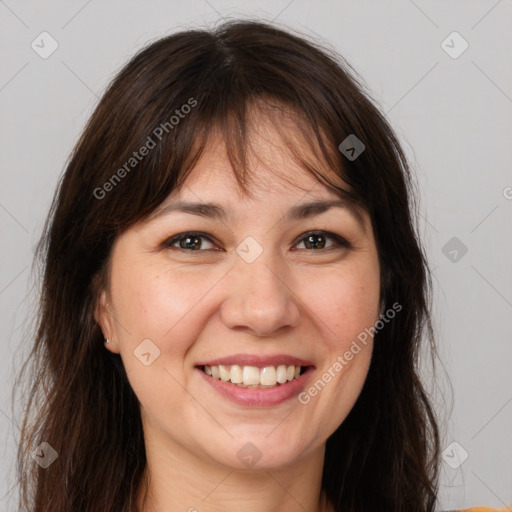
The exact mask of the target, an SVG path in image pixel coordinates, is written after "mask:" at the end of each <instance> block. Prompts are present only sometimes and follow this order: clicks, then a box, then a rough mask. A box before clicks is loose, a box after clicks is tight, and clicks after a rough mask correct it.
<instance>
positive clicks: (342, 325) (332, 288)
mask: <svg viewBox="0 0 512 512" xmlns="http://www.w3.org/2000/svg"><path fill="white" fill-rule="evenodd" d="M314 283H315V285H314V286H313V287H305V288H304V291H303V293H302V294H301V296H304V297H307V300H305V303H307V305H308V306H309V307H310V308H311V309H312V311H313V312H314V313H315V316H316V317H317V318H318V319H319V320H320V322H319V326H320V327H321V328H322V331H324V332H325V337H326V339H328V340H331V343H330V344H331V348H332V349H335V350H341V349H342V348H343V346H344V345H346V344H347V343H350V342H351V341H352V340H353V339H355V338H356V337H357V335H358V334H359V333H360V332H362V331H364V329H365V328H367V327H369V326H373V325H374V323H375V322H376V320H377V318H378V315H379V293H380V284H379V272H378V268H377V269H375V268H374V267H368V266H365V267H363V266H361V267H355V268H352V269H344V270H339V271H332V269H331V270H330V271H329V272H327V273H325V275H323V276H322V275H317V276H316V277H315V280H314Z"/></svg>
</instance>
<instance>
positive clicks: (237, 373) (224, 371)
mask: <svg viewBox="0 0 512 512" xmlns="http://www.w3.org/2000/svg"><path fill="white" fill-rule="evenodd" d="M198 368H199V369H200V370H202V371H203V372H204V373H206V375H209V376H210V377H212V378H213V379H217V380H221V381H223V382H227V383H230V384H234V385H236V386H238V387H240V388H253V389H254V388H256V389H269V388H275V387H278V386H282V385H283V384H286V383H287V382H291V381H293V380H296V379H298V378H299V377H300V376H301V375H303V374H304V373H305V372H306V370H307V369H308V366H297V365H284V364H281V365H278V366H265V367H262V368H259V367H257V366H242V365H237V364H233V365H223V364H219V365H215V366H213V365H212V366H209V365H203V366H199V367H198Z"/></svg>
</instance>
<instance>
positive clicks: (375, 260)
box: [19, 22, 440, 512]
mask: <svg viewBox="0 0 512 512" xmlns="http://www.w3.org/2000/svg"><path fill="white" fill-rule="evenodd" d="M410 190H411V177H410V174H409V171H408V168H407V163H406V161H405V158H404V155H403V153H402V150H401V148H400V146H399V143H398V142H397V140H396V138H395V136H394V134H393V132H392V131H391V129H390V127H389V125H388V124H387V122H386V121H385V120H384V119H383V117H382V116H381V114H380V113H379V112H378V110H377V109H376V107H375V106H374V105H373V104H372V102H371V101H370V100H369V99H368V98H367V97H366V96H365V94H364V93H363V92H362V88H361V86H360V85H359V84H358V83H357V81H356V80H355V79H354V78H353V77H352V76H351V74H350V73H349V71H348V66H347V64H346V63H344V62H343V61H341V60H340V59H339V58H338V57H336V56H334V55H329V53H328V52H327V51H326V50H324V49H321V48H318V47H317V46H315V45H314V44H313V43H310V42H307V41H305V40H304V39H302V38H300V37H297V36H294V35H291V34H290V33H288V32H285V31H282V30H279V29H277V28H275V27H273V26H270V25H265V24H260V23H251V22H235V23H227V24H225V25H223V26H221V27H220V28H219V29H217V30H215V31H213V32H207V31H187V32H181V33H178V34H174V35H171V36H169V37H166V38H164V39H161V40H159V41H157V42H155V43H153V44H151V45H149V46H148V47H147V48H145V49H144V50H143V51H141V52H140V53H139V54H138V55H136V56H135V57H134V58H133V59H132V60H131V61H130V62H129V63H128V65H127V66H126V67H125V68H124V69H123V70H122V71H121V72H120V73H119V74H118V76H117V77H116V78H115V80H114V81H113V83H112V84H111V86H110V88H109V89H108V91H107V92H106V93H105V95H104V97H103V98H102V100H101V101H100V103H99V105H98V107H97V108H96V110H95V112H94V113H93V115H92V117H91V119H90V121H89V123H88V125H87V127H86V129H85V131H84V133H83V135H82V137H81V138H80V140H79V142H78V144H77V146H76V148H75V151H74V153H73V155H72V158H71V160H70V162H69V164H68V166H67V169H66V172H65V175H64V177H63V179H62V182H61V183H60V186H59V190H58V193H57V195H56V197H55V200H54V203H53V205H52V209H51V212H50V215H49V218H48V221H47V224H46V228H45V232H44V235H43V237H42V238H41V242H40V245H39V248H38V252H39V254H40V256H41V258H42V260H43V264H44V277H43V283H42V301H41V310H40V316H39V329H38V332H37V340H36V344H35V346H34V350H33V353H32V354H31V360H32V361H34V366H33V368H34V370H35V371H33V374H32V375H33V387H32V390H31V392H32V394H31V396H32V397H33V400H32V401H31V402H30V403H29V404H28V405H29V407H28V412H27V417H26V419H25V422H24V428H23V436H22V440H21V444H20V451H19V476H20V480H21V482H22V497H21V498H22V499H21V505H20V506H21V507H25V508H26V509H28V510H30V511H33V512H39V511H43V510H44V511H51V512H64V511H66V512H68V511H69V510H73V511H82V510H83V511H86V510H87V511H89V510H91V511H99V510H101V511H126V512H128V511H129V512H132V511H148V512H149V511H154V512H160V511H164V510H165V511H169V510H173V511H174V510H183V511H186V510H188V511H190V512H191V511H199V512H203V511H220V510H237V511H238V510H244V511H253V510H254V511H256V510H257V511H262V510H264V511H276V510H280V511H295V510H308V511H309V510H311V511H318V512H320V511H321V512H326V511H343V512H356V511H357V512H369V511H375V510H378V511H380V512H386V511H394V512H398V511H407V512H410V511H424V512H427V511H429V512H431V511H434V510H435V505H436V491H437V483H438V465H439V452H440V440H439V433H438V426H437V423H436V418H435V415H434V412H433V409H432V405H431V403H430V401H429V398H428V396H427V394H426V393H425V391H424V389H423V386H422V383H421V382H420V379H419V377H418V371H417V357H418V352H419V349H420V343H421V339H422V335H423V334H425V335H426V340H427V342H429V343H430V344H431V346H432V348H434V347H433V337H432V328H431V323H430V316H429V297H430V295H429V290H430V281H429V274H428V268H427V265H426V261H425V257H424V253H423V250H422V248H421V245H420V243H419V240H418V236H417V234H416V229H415V225H414V221H413V219H412V217H411V212H410V204H412V203H410V201H411V199H412V198H411V197H410ZM43 391H44V394H41V392H43ZM37 397H38V399H39V400H40V401H38V402H36V399H37ZM32 410H34V417H35V421H34V422H32V423H31V422H30V416H29V413H30V412H31V411H32ZM34 447H36V448H35V449H34ZM34 461H36V462H37V463H38V465H36V464H34Z"/></svg>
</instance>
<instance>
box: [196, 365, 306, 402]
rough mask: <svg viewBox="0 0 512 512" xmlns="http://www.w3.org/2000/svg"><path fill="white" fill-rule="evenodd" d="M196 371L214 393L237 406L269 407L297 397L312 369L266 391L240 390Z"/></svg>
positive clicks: (233, 385) (199, 370)
mask: <svg viewBox="0 0 512 512" xmlns="http://www.w3.org/2000/svg"><path fill="white" fill-rule="evenodd" d="M196 370H197V371H198V372H199V373H200V374H201V375H202V376H203V378H204V379H205V380H206V382H207V383H208V384H209V385H210V386H212V388H213V389H214V390H215V391H217V392H218V393H220V394H221V395H222V396H224V397H225V398H227V399H228V400H231V401H232V402H235V403H236V404H238V405H247V406H250V407H271V406H274V405H279V404H282V403H283V402H286V401H287V400H289V399H290V398H293V397H294V396H297V395H298V394H299V393H300V392H301V391H302V390H303V389H304V387H305V386H306V381H307V380H309V376H310V374H311V372H312V371H313V370H314V368H313V367H311V366H310V367H308V368H307V370H306V371H305V372H304V373H303V374H302V375H301V376H300V377H299V378H298V379H293V380H291V381H289V382H286V383H285V384H281V385H279V386H276V387H273V388H267V389H265V388H241V387H239V386H237V385H236V384H231V383H230V382H224V381H222V380H219V379H214V378H213V377H210V376H209V375H207V374H206V373H204V372H203V371H202V370H201V369H200V368H196Z"/></svg>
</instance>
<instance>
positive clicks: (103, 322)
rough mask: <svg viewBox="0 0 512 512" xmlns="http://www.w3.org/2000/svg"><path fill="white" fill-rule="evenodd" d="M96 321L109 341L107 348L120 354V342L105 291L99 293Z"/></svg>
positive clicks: (95, 309) (95, 311) (95, 313)
mask: <svg viewBox="0 0 512 512" xmlns="http://www.w3.org/2000/svg"><path fill="white" fill-rule="evenodd" d="M94 319H95V320H96V323H97V324H98V325H99V326H100V329H101V332H102V333H103V337H104V338H105V339H108V340H109V343H108V345H107V344H106V345H105V348H107V349H108V350H110V351H111V352H114V353H119V349H118V341H117V336H116V332H115V323H114V316H113V314H112V311H111V308H110V305H109V297H108V294H107V292H106V291H105V290H102V291H101V292H100V293H99V296H98V299H97V301H96V304H95V306H94Z"/></svg>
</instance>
